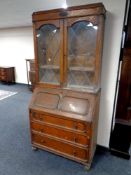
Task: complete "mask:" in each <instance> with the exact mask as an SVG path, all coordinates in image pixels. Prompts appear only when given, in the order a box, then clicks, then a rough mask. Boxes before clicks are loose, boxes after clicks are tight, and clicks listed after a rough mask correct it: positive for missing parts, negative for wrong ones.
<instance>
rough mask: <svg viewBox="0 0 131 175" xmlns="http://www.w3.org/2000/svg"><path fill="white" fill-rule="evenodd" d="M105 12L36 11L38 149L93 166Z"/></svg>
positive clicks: (34, 128) (33, 120)
mask: <svg viewBox="0 0 131 175" xmlns="http://www.w3.org/2000/svg"><path fill="white" fill-rule="evenodd" d="M104 18H105V8H104V6H103V4H102V3H97V4H90V5H83V6H75V7H69V8H67V9H66V10H65V9H56V10H49V11H40V12H34V13H33V15H32V19H33V30H34V48H35V69H36V84H37V85H36V88H35V90H34V92H33V96H32V99H31V102H30V105H29V113H30V131H31V142H32V147H33V148H40V149H44V150H47V151H49V152H52V153H55V154H57V155H60V156H63V157H66V158H69V159H71V160H74V161H77V162H80V163H82V164H84V165H86V167H88V168H89V167H90V165H91V162H92V158H93V155H94V152H95V147H96V139H97V124H98V114H99V98H100V73H101V55H102V43H103V33H104Z"/></svg>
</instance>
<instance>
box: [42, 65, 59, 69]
mask: <svg viewBox="0 0 131 175" xmlns="http://www.w3.org/2000/svg"><path fill="white" fill-rule="evenodd" d="M41 68H42V69H60V67H59V66H58V65H42V66H41Z"/></svg>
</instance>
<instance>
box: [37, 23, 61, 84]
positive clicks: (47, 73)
mask: <svg viewBox="0 0 131 175" xmlns="http://www.w3.org/2000/svg"><path fill="white" fill-rule="evenodd" d="M62 31H63V21H61V20H49V21H39V22H36V23H35V24H34V35H35V40H36V41H35V42H34V43H35V57H36V72H37V75H36V80H37V82H39V83H40V84H45V85H50V86H60V85H61V84H62V81H63V70H62V67H63V52H62V49H63V33H62Z"/></svg>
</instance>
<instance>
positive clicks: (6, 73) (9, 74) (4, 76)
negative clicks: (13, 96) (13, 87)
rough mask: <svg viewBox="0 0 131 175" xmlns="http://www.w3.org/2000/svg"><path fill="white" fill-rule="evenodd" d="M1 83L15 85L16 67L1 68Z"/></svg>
mask: <svg viewBox="0 0 131 175" xmlns="http://www.w3.org/2000/svg"><path fill="white" fill-rule="evenodd" d="M0 81H2V82H5V83H7V84H10V83H15V68H14V67H5V66H4V67H3V66H2V67H0Z"/></svg>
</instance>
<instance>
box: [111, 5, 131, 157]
mask: <svg viewBox="0 0 131 175" xmlns="http://www.w3.org/2000/svg"><path fill="white" fill-rule="evenodd" d="M124 30H125V35H126V39H125V44H124V48H122V50H121V62H122V66H121V74H120V81H119V89H118V99H117V105H116V114H115V125H114V128H113V130H112V133H111V141H110V149H111V153H112V154H115V155H118V156H120V157H123V158H126V159H129V158H130V152H129V150H130V143H131V3H130V6H129V14H128V22H127V25H126V26H125V28H124Z"/></svg>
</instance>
